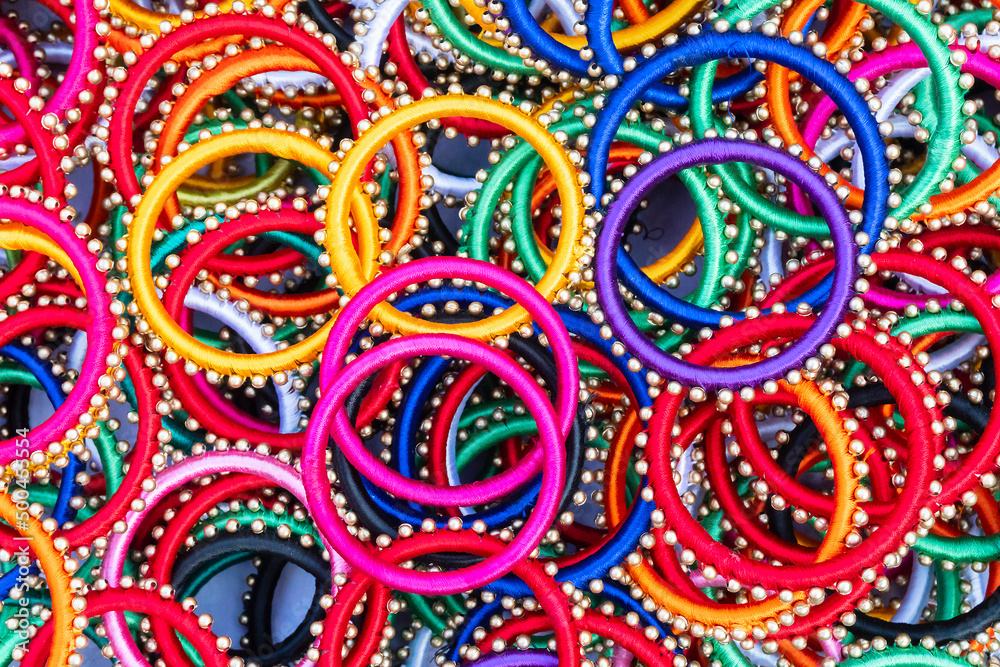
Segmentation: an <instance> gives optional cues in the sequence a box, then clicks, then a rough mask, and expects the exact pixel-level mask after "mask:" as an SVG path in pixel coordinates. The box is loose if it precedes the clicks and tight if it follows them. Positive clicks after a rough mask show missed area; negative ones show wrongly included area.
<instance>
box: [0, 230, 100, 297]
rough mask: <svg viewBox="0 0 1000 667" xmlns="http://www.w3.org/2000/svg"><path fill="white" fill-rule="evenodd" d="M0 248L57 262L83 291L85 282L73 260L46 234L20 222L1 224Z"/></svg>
mask: <svg viewBox="0 0 1000 667" xmlns="http://www.w3.org/2000/svg"><path fill="white" fill-rule="evenodd" d="M0 248H6V249H8V250H27V251H30V252H37V253H41V254H42V255H45V256H46V257H50V258H52V259H54V260H55V261H56V263H57V264H59V266H61V267H63V268H64V269H66V270H67V271H69V274H70V275H71V276H73V282H75V283H76V284H77V286H78V287H79V288H80V289H81V290H82V289H83V281H82V280H81V279H80V272H79V270H77V268H76V265H75V264H74V263H73V260H72V259H70V257H69V255H67V254H66V251H65V250H63V249H62V247H61V246H60V245H59V244H58V243H56V242H55V241H53V240H52V239H51V238H49V237H48V236H47V235H45V234H44V233H42V232H40V231H38V230H37V229H34V228H33V227H28V226H27V225H23V224H21V223H20V222H4V223H0Z"/></svg>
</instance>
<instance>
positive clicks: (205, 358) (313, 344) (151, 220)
mask: <svg viewBox="0 0 1000 667" xmlns="http://www.w3.org/2000/svg"><path fill="white" fill-rule="evenodd" d="M248 152H254V153H269V154H271V155H274V156H276V157H279V158H285V159H288V160H295V161H297V162H299V163H301V164H304V165H306V166H308V167H313V168H314V169H317V170H318V171H320V172H322V173H323V174H325V175H326V176H327V177H332V174H331V173H330V163H331V161H332V160H333V159H334V156H333V154H332V153H330V152H329V151H327V150H326V149H325V148H323V147H322V146H320V145H319V144H318V143H316V142H315V141H314V140H312V139H309V138H307V137H304V136H302V135H300V134H297V133H295V132H285V131H283V130H274V129H268V128H254V129H248V130H235V131H233V132H227V133H224V134H220V135H217V136H214V137H210V138H208V139H206V140H204V141H199V142H198V143H197V144H194V145H193V146H192V147H191V148H189V149H188V150H186V151H184V152H183V153H181V154H179V155H178V156H177V157H176V158H174V159H173V160H171V161H170V163H169V164H167V165H166V166H165V167H164V168H163V169H162V170H161V171H160V173H159V174H157V176H156V178H155V179H153V182H152V183H151V184H150V186H149V188H148V189H147V190H146V192H145V194H143V196H142V200H141V201H140V202H139V206H138V207H137V208H136V212H135V215H134V216H133V219H132V221H131V222H130V223H129V225H128V238H127V242H128V245H127V248H126V259H127V263H128V277H129V281H130V284H131V287H132V296H133V298H134V299H135V304H136V306H137V307H138V308H139V312H140V313H141V314H142V317H143V318H145V320H146V323H147V324H148V325H149V327H150V328H151V329H152V331H153V332H154V333H155V334H156V335H157V336H159V337H160V338H161V340H162V342H163V343H164V344H165V345H166V346H167V347H168V348H170V349H172V350H173V351H174V352H176V353H177V354H178V355H179V356H180V357H181V358H183V359H184V360H186V361H190V362H193V363H195V364H197V365H198V366H200V367H201V368H204V369H207V370H214V371H216V372H218V373H221V374H223V375H234V376H241V377H253V376H257V377H265V376H268V375H275V374H277V373H282V372H285V371H290V370H294V369H296V368H298V367H300V366H302V365H303V364H308V363H309V362H311V361H312V360H313V359H315V358H316V357H317V356H319V353H320V352H321V351H322V350H323V346H324V345H325V344H326V338H327V335H328V334H329V331H330V328H331V327H332V325H333V320H332V319H331V320H330V321H328V322H327V323H326V324H325V325H324V326H323V327H322V328H321V329H320V330H319V331H317V332H315V333H314V334H313V335H311V336H310V337H309V338H307V339H305V340H303V341H301V342H299V343H296V344H295V345H292V346H290V347H286V348H284V349H281V350H277V351H275V352H269V353H266V354H237V353H234V352H228V351H224V350H217V349H215V348H212V347H209V346H208V345H205V344H204V343H201V342H199V341H197V340H195V338H194V337H193V336H192V335H190V334H189V333H187V332H186V331H184V329H183V328H182V327H181V326H180V325H179V324H178V323H177V322H175V321H174V320H173V319H172V318H171V317H170V315H169V314H168V313H167V310H166V308H164V306H163V304H162V303H161V302H160V299H159V297H158V295H157V293H156V283H155V281H154V277H153V275H152V273H151V271H150V263H151V260H150V249H151V247H152V243H153V235H154V232H155V231H156V221H157V219H158V218H159V216H160V212H161V211H162V210H163V207H164V205H165V204H166V202H167V199H168V198H170V197H171V196H172V195H173V193H174V191H175V190H176V189H177V188H178V187H179V186H180V185H181V184H182V183H183V182H184V181H185V180H186V179H187V178H188V177H189V176H191V175H192V174H193V173H195V172H196V171H198V170H199V169H201V168H202V167H204V166H205V165H207V164H210V163H211V162H214V161H215V160H219V159H222V158H226V157H230V156H233V155H240V154H245V153H248ZM348 193H351V194H352V195H353V196H352V197H351V198H350V208H351V213H352V215H353V216H354V218H355V219H356V220H359V221H363V222H359V223H358V236H359V239H358V240H359V244H360V246H361V249H362V251H361V252H362V257H363V258H364V261H365V262H367V263H370V264H371V265H373V266H374V264H375V257H374V256H373V255H372V253H375V252H377V250H378V237H377V233H378V231H377V230H378V224H377V221H376V219H375V215H374V212H373V211H372V205H371V202H370V201H368V200H367V199H366V198H365V197H363V196H362V194H361V191H360V189H358V188H357V187H354V188H344V189H343V190H342V191H341V193H340V195H338V197H339V198H342V199H343V200H344V202H345V208H346V206H347V205H348V204H347V201H346V200H347V195H348ZM349 242H350V241H349Z"/></svg>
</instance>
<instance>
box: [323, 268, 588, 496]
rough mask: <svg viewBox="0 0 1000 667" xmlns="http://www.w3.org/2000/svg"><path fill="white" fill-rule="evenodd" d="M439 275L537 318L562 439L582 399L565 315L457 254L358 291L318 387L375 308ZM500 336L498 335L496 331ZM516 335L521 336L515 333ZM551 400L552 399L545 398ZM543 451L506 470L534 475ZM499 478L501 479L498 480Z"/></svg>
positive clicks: (529, 289) (506, 275)
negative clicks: (548, 351)
mask: <svg viewBox="0 0 1000 667" xmlns="http://www.w3.org/2000/svg"><path fill="white" fill-rule="evenodd" d="M436 276H447V277H448V279H450V280H456V279H461V280H467V281H470V282H473V281H474V282H477V283H482V284H484V285H487V286H488V287H492V288H494V289H496V290H499V291H501V292H503V293H504V294H506V295H507V296H509V297H511V298H513V299H514V300H515V301H516V302H517V303H518V304H519V305H520V306H521V307H523V308H524V309H525V310H526V311H528V314H529V315H531V317H532V318H534V321H535V322H537V323H538V325H539V327H540V328H541V330H542V331H543V332H544V333H545V336H546V338H547V339H548V344H549V346H550V347H551V348H552V353H553V356H554V357H555V362H556V373H557V376H558V378H559V386H558V387H556V414H557V415H558V418H559V432H560V434H561V435H562V437H563V440H565V439H566V437H567V436H568V435H569V433H570V431H571V430H572V428H573V420H574V419H575V418H576V411H577V401H578V399H579V387H580V368H579V366H578V364H577V360H576V355H575V354H574V352H573V344H572V342H571V341H570V338H569V333H568V332H567V331H566V326H565V325H564V324H563V322H562V319H561V318H560V317H559V315H558V314H557V313H556V311H555V310H554V309H553V308H552V304H550V303H549V302H548V301H546V300H545V297H543V296H542V295H541V294H539V293H538V291H537V290H536V289H535V288H534V287H533V286H532V285H531V284H529V283H528V282H526V281H525V280H522V279H521V278H518V277H517V276H515V275H514V274H513V273H511V272H510V271H505V270H503V269H501V268H499V267H497V266H495V265H494V264H490V263H489V262H482V261H478V260H474V259H463V258H458V257H428V258H426V259H418V260H415V261H412V262H407V263H406V264H403V265H401V266H398V267H396V268H393V269H390V270H388V271H386V273H383V274H381V275H380V276H378V277H377V278H375V280H373V281H372V282H370V283H369V284H368V285H366V286H365V288H364V289H362V290H361V291H359V292H358V293H357V294H356V295H355V296H354V297H353V298H351V300H350V301H349V302H348V304H347V305H346V306H344V308H343V309H342V310H341V311H340V313H339V314H338V315H337V325H336V326H335V327H334V329H333V330H332V331H331V332H330V337H329V339H328V340H327V343H326V347H325V348H324V349H323V361H322V364H321V365H320V369H319V386H320V387H326V386H328V385H329V384H330V381H331V379H332V378H333V377H334V375H336V373H337V372H338V371H340V369H341V368H343V366H344V356H345V355H346V354H347V352H348V350H349V349H350V345H351V340H352V339H353V338H354V336H355V335H356V333H357V331H358V327H359V326H360V325H361V323H362V322H364V320H365V318H367V317H368V316H369V315H370V314H371V311H372V309H374V308H375V306H376V305H378V304H379V303H382V302H383V301H384V300H385V299H386V298H388V297H389V296H390V295H391V294H394V293H396V292H398V291H399V290H401V289H404V288H406V287H408V286H410V285H413V284H416V283H419V282H424V281H426V280H429V279H432V278H434V277H436ZM407 318H410V316H409V315H404V317H403V319H402V322H404V323H405V322H408V321H409V319H407ZM413 321H414V322H415V323H417V324H418V325H419V326H415V327H414V330H413V331H394V332H392V333H429V332H430V330H431V327H432V323H429V322H426V321H422V320H415V319H414V320H413ZM433 328H434V329H436V330H437V332H440V333H444V332H447V331H448V329H449V328H453V327H452V326H451V325H448V324H439V325H433ZM497 335H498V336H499V335H500V333H498V334H497ZM513 335H517V334H516V333H515V334H513ZM546 402H548V401H546ZM541 454H542V452H541V450H540V449H539V448H538V447H534V448H532V449H531V451H530V452H528V454H526V455H525V456H524V457H523V458H521V459H520V460H519V461H518V462H517V463H516V464H515V465H514V466H513V467H512V468H511V469H510V470H509V471H508V472H509V473H515V472H516V474H517V479H518V480H520V481H519V482H518V484H520V483H521V482H523V481H525V480H527V479H530V478H531V477H533V476H534V475H536V474H537V473H538V471H539V470H541V464H542V458H541ZM498 479H499V478H498ZM516 486H517V485H516V484H515V485H510V486H505V487H503V488H504V492H505V493H506V492H509V491H513V490H514V489H515V488H516Z"/></svg>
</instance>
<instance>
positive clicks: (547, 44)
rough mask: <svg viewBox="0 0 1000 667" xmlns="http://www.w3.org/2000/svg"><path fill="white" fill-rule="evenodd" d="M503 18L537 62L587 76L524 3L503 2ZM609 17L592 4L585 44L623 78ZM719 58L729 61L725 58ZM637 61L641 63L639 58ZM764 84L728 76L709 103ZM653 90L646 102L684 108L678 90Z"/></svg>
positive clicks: (604, 2)
mask: <svg viewBox="0 0 1000 667" xmlns="http://www.w3.org/2000/svg"><path fill="white" fill-rule="evenodd" d="M503 14H504V16H506V17H507V19H508V20H509V21H510V24H511V28H512V30H513V31H514V32H516V33H517V36H518V37H520V38H521V41H522V42H523V43H524V45H525V46H527V47H528V48H529V49H531V51H532V55H533V56H534V57H535V58H536V59H542V60H545V61H547V62H549V63H551V64H552V65H553V67H554V68H557V69H562V70H566V71H567V72H570V73H571V74H573V75H575V76H579V77H586V76H590V74H589V73H588V71H587V70H588V68H589V66H590V64H589V63H588V62H587V61H586V60H584V59H583V58H581V57H580V52H579V51H577V50H576V49H573V48H570V47H568V46H566V45H565V44H562V43H561V42H558V41H556V40H555V39H553V38H552V36H551V35H549V34H548V33H547V32H545V30H543V29H542V28H541V26H539V25H538V22H537V21H535V17H534V16H532V15H531V11H530V10H529V9H528V5H527V3H526V2H525V0H504V4H503ZM612 16H613V14H612V2H611V0H591V2H590V5H589V6H588V8H587V13H586V16H585V17H584V23H585V24H586V25H587V28H588V32H587V35H588V42H587V43H588V45H589V46H590V47H591V48H592V49H593V50H594V53H595V56H596V62H597V64H598V65H600V66H601V69H602V71H603V73H604V74H615V75H617V76H622V75H624V74H625V68H624V66H623V63H622V58H621V54H619V53H618V49H617V48H615V45H614V41H613V38H612V36H611V18H612ZM722 57H728V55H725V56H722ZM654 58H655V56H654ZM638 59H639V60H640V61H641V58H638ZM763 80H764V75H763V74H761V73H760V72H758V71H757V70H755V69H754V68H753V67H748V68H746V69H744V70H742V71H740V72H737V73H736V74H733V75H732V76H727V77H726V78H725V79H721V80H719V81H717V82H716V85H715V87H714V88H713V90H712V102H713V103H715V104H718V103H720V102H726V101H729V100H731V99H733V98H734V97H738V96H740V95H743V94H745V93H746V92H748V91H750V90H751V89H752V88H753V87H754V86H756V85H757V84H758V83H760V82H761V81H763ZM654 88H655V89H656V90H657V91H658V95H659V96H658V97H657V98H656V99H653V98H650V99H647V100H646V101H649V102H654V103H657V104H661V105H663V106H666V107H668V108H675V109H683V108H686V107H687V100H686V99H684V97H682V96H681V94H680V91H679V90H678V88H677V86H674V85H671V84H665V83H656V84H655V85H654ZM662 100H671V102H670V103H663V101H662Z"/></svg>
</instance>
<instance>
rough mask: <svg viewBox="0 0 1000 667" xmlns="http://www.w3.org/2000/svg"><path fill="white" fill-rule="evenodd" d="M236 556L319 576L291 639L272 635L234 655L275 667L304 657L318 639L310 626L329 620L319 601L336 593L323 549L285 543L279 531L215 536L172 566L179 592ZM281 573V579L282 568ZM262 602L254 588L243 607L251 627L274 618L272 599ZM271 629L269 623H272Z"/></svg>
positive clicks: (252, 641) (260, 637)
mask: <svg viewBox="0 0 1000 667" xmlns="http://www.w3.org/2000/svg"><path fill="white" fill-rule="evenodd" d="M233 554H247V555H248V556H252V555H262V556H271V557H273V558H275V559H277V560H279V561H280V562H281V567H284V565H285V564H287V563H292V564H294V565H296V566H298V567H300V568H302V569H303V570H305V571H306V572H308V573H309V574H311V575H312V576H313V577H315V579H316V590H315V592H314V594H313V600H312V605H311V606H310V611H309V613H308V614H307V615H306V618H305V619H303V620H302V622H301V623H300V624H299V626H298V627H297V628H296V629H295V631H293V632H292V634H291V635H289V636H288V637H286V638H285V639H283V640H281V641H279V642H272V641H271V640H272V639H273V637H271V636H269V634H270V633H268V634H267V635H258V636H256V637H252V638H251V639H250V641H249V642H248V644H249V646H248V648H247V649H233V650H232V651H231V653H232V654H233V655H234V656H237V657H240V658H243V660H244V661H245V662H247V663H251V662H252V663H254V664H256V665H258V666H259V667H275V666H276V665H280V664H282V663H286V662H289V661H292V660H295V659H296V658H298V657H300V656H302V655H303V654H305V652H306V651H307V650H308V649H309V647H310V646H311V645H312V642H313V641H314V639H315V637H313V635H312V632H311V628H310V626H311V625H312V624H313V623H315V622H316V621H319V620H322V618H323V617H324V616H325V611H324V610H323V608H322V607H321V606H320V599H321V598H322V597H323V596H324V595H327V594H329V593H330V590H331V585H332V582H331V578H330V564H329V563H328V562H326V561H325V560H324V559H323V557H322V555H321V554H320V551H319V549H318V548H306V547H303V546H302V545H301V544H300V543H299V542H298V541H297V540H286V539H281V538H279V537H278V536H277V535H275V534H274V533H270V532H266V531H265V532H263V533H260V534H257V533H254V532H252V531H250V530H249V529H240V530H238V531H237V532H235V533H228V532H220V533H219V534H218V535H217V536H216V537H215V538H212V539H210V540H204V541H201V542H199V543H197V544H196V545H195V546H194V547H192V548H191V549H190V550H189V551H187V552H185V553H184V555H183V556H182V557H181V558H180V559H179V560H178V561H177V563H176V564H175V565H174V567H173V570H172V572H171V579H172V582H173V583H174V585H175V587H176V588H177V589H178V590H183V588H184V586H185V584H186V582H187V581H188V580H189V579H190V578H191V577H193V576H194V575H195V573H197V572H198V571H200V570H201V569H203V568H204V567H206V566H208V565H210V564H212V563H213V562H216V561H218V560H219V559H220V558H222V557H224V556H229V555H233ZM278 574H279V575H280V568H278ZM277 579H278V577H274V584H275V585H277ZM265 583H268V582H267V581H265ZM268 585H269V584H268ZM271 592H273V591H263V593H271ZM257 598H258V600H257V601H256V602H255V601H254V593H253V589H251V591H250V594H249V596H248V599H247V600H246V602H247V603H249V604H247V605H245V606H244V609H245V610H246V612H247V616H248V617H249V620H250V623H255V621H254V619H255V618H256V617H259V616H261V615H264V616H266V617H267V618H268V619H270V617H271V613H272V611H273V609H272V608H271V604H272V602H273V597H272V596H271V595H269V594H267V595H258V596H257ZM267 625H270V620H268V624H267ZM252 630H253V625H251V626H250V631H251V635H252V634H253V632H252Z"/></svg>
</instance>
